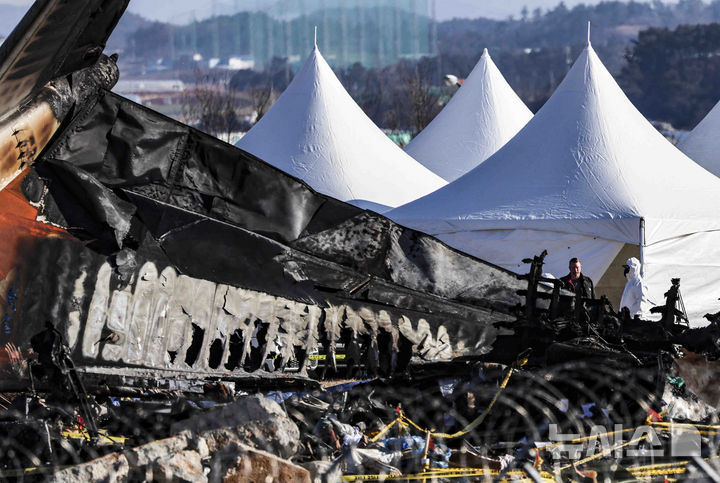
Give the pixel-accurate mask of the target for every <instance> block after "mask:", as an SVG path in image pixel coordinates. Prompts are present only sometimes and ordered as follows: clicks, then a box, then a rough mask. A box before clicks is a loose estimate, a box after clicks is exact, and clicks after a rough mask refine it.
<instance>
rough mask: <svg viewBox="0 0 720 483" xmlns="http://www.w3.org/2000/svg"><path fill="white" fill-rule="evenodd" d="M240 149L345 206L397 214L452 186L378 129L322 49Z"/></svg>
mask: <svg viewBox="0 0 720 483" xmlns="http://www.w3.org/2000/svg"><path fill="white" fill-rule="evenodd" d="M236 146H237V147H239V148H242V149H244V150H245V151H247V152H249V153H252V154H254V155H255V156H257V157H259V158H260V159H263V160H265V161H267V162H268V163H270V164H272V165H273V166H276V167H277V168H280V169H282V170H283V171H285V172H287V173H289V174H291V175H293V176H296V177H298V178H300V179H302V180H304V181H305V182H306V183H308V184H309V185H310V186H311V187H312V188H314V189H315V190H317V191H319V192H320V193H324V194H327V195H330V196H332V197H335V198H338V199H340V200H342V201H353V202H355V203H360V204H362V203H363V202H370V203H373V204H375V205H370V206H381V205H385V206H387V207H395V206H399V205H401V204H403V203H407V202H409V201H412V200H414V199H416V198H419V197H420V196H423V195H425V194H427V193H430V192H431V191H434V190H436V189H438V188H440V187H441V186H444V185H445V184H446V182H445V181H444V180H443V179H442V178H440V177H439V176H437V175H435V174H434V173H432V172H431V171H429V170H428V169H427V168H425V167H424V166H422V165H421V164H420V163H418V162H417V161H415V160H414V159H412V158H411V157H410V156H409V155H407V154H405V152H403V150H402V149H400V148H399V147H398V146H397V145H396V144H395V143H393V142H392V141H391V140H390V139H389V138H388V137H387V136H386V135H385V134H384V133H383V132H382V131H381V130H380V129H378V128H377V126H375V124H373V122H372V121H371V120H370V119H369V118H368V117H367V116H366V115H365V113H364V112H363V111H362V109H360V107H359V106H358V105H357V104H356V103H355V102H354V101H353V100H352V98H351V97H350V95H349V94H348V93H347V91H345V89H344V88H343V86H342V84H341V83H340V81H339V80H338V79H337V77H335V74H334V73H333V71H332V70H331V69H330V66H329V65H328V64H327V62H325V59H323V57H322V55H320V52H319V51H318V49H317V46H316V47H315V48H314V49H313V51H312V53H311V54H310V57H309V58H308V59H307V61H306V62H305V65H303V67H302V68H301V69H300V71H298V73H297V74H296V75H295V78H294V79H293V80H292V82H291V83H290V85H289V86H288V88H287V89H286V90H285V92H283V94H282V95H281V96H280V98H279V99H278V100H277V101H276V102H275V104H274V105H273V106H272V108H271V109H270V110H269V111H268V112H267V114H265V116H263V118H262V119H261V120H260V122H258V123H257V124H256V125H255V126H254V127H253V128H252V129H251V130H250V131H249V132H248V133H247V134H246V135H245V136H244V137H243V138H241V139H240V141H238V142H237V143H236Z"/></svg>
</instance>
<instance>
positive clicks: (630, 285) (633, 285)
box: [620, 257, 654, 318]
mask: <svg viewBox="0 0 720 483" xmlns="http://www.w3.org/2000/svg"><path fill="white" fill-rule="evenodd" d="M625 267H626V273H625V277H626V278H627V283H626V284H625V290H623V294H622V298H621V299H620V309H622V308H623V307H627V308H628V310H629V311H630V317H635V316H638V317H641V318H643V317H647V316H648V315H649V314H650V307H651V306H653V305H654V304H653V303H652V302H651V301H650V299H649V298H648V289H647V285H645V281H644V280H643V279H642V276H641V275H640V260H638V259H637V258H635V257H632V258H628V261H627V264H626V265H625Z"/></svg>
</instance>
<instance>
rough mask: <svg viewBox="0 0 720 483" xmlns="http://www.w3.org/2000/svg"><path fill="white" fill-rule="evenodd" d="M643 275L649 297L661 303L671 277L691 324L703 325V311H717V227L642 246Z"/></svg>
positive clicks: (719, 261) (719, 238)
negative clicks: (677, 284) (676, 281)
mask: <svg viewBox="0 0 720 483" xmlns="http://www.w3.org/2000/svg"><path fill="white" fill-rule="evenodd" d="M644 255H645V260H644V266H643V275H644V278H645V282H646V283H647V284H648V287H650V298H651V301H652V302H654V303H656V304H662V303H664V300H665V299H664V293H665V292H666V291H667V290H668V289H669V288H670V284H671V279H672V278H680V293H681V295H682V297H683V300H684V303H685V308H686V310H687V312H688V316H689V318H690V320H691V321H692V322H693V326H699V325H700V326H701V325H705V324H706V323H707V321H706V320H705V319H704V318H703V316H704V315H705V314H706V313H711V314H712V313H716V312H718V311H720V301H719V300H718V298H720V231H708V232H701V233H693V234H691V235H685V236H681V237H676V238H671V239H669V240H664V241H661V242H657V243H654V244H652V245H648V246H646V247H645V254H644Z"/></svg>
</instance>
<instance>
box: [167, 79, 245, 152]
mask: <svg viewBox="0 0 720 483" xmlns="http://www.w3.org/2000/svg"><path fill="white" fill-rule="evenodd" d="M229 80H230V79H229V76H228V74H227V73H224V72H216V71H210V72H202V71H201V70H200V69H195V82H194V83H193V84H192V87H190V88H189V89H186V90H185V92H184V93H183V100H182V106H181V108H182V116H183V120H184V121H185V122H186V123H188V124H190V125H191V126H194V127H197V128H198V129H200V130H201V131H204V132H206V133H208V134H210V135H212V136H215V137H217V138H218V139H222V140H223V141H225V142H230V140H231V136H232V133H233V132H234V131H237V130H238V129H239V128H240V126H241V122H240V118H239V117H238V115H237V108H238V106H239V105H240V104H241V97H240V95H239V93H238V92H237V91H234V90H232V89H230V87H229Z"/></svg>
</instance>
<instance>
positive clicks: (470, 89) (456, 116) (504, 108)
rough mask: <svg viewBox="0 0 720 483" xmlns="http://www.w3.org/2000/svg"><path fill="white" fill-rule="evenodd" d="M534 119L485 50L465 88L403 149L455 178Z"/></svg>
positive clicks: (424, 163)
mask: <svg viewBox="0 0 720 483" xmlns="http://www.w3.org/2000/svg"><path fill="white" fill-rule="evenodd" d="M531 118H532V112H530V109H528V108H527V106H525V104H524V103H523V101H522V100H520V98H519V97H518V96H517V94H515V92H514V91H513V90H512V87H510V85H509V84H508V83H507V81H506V80H505V78H504V77H503V76H502V74H501V73H500V71H499V70H498V68H497V67H496V66H495V63H494V62H493V61H492V59H491V58H490V54H488V51H487V49H485V50H484V51H483V54H482V56H481V57H480V60H479V61H478V63H477V64H476V65H475V68H473V70H472V72H470V75H469V76H468V77H467V79H465V82H464V83H463V85H462V87H461V88H460V89H459V90H458V91H457V92H456V93H455V95H454V96H453V97H452V99H450V102H448V104H447V105H446V106H445V107H444V108H443V110H442V111H441V112H440V113H439V114H438V115H437V116H436V117H435V119H433V120H432V122H431V123H430V124H428V125H427V127H426V128H425V129H423V130H422V132H420V134H418V135H417V136H416V137H415V139H413V140H412V141H411V142H410V143H409V144H408V145H407V146H405V152H406V153H408V154H409V155H411V156H412V157H413V158H415V159H416V160H418V161H419V162H420V163H422V164H423V165H424V166H426V167H427V168H428V169H429V170H430V171H432V172H433V173H436V174H438V175H440V176H441V177H442V178H444V179H446V180H447V181H454V180H455V179H457V178H459V177H460V176H462V175H463V174H465V173H467V172H468V171H470V170H471V169H473V168H474V167H475V166H477V165H479V164H480V163H482V162H483V161H485V160H486V159H487V158H489V157H490V156H491V155H492V154H493V153H495V151H497V150H498V149H500V148H501V147H502V146H503V145H504V144H505V143H506V142H508V141H509V140H510V139H511V138H512V137H513V136H515V134H517V132H518V131H519V130H520V129H522V127H523V126H524V125H525V124H527V122H528V121H529V120H530V119H531Z"/></svg>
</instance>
